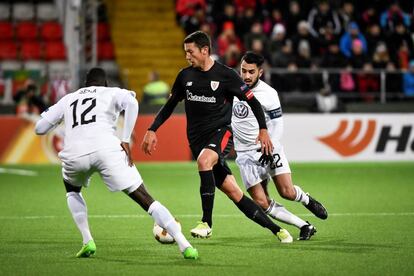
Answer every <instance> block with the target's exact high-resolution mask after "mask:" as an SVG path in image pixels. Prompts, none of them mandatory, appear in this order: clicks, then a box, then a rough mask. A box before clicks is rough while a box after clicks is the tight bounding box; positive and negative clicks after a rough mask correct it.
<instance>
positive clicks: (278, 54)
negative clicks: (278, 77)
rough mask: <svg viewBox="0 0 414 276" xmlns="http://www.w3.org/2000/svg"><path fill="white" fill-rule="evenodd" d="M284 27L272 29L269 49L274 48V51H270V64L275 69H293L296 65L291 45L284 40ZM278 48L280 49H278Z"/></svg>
mask: <svg viewBox="0 0 414 276" xmlns="http://www.w3.org/2000/svg"><path fill="white" fill-rule="evenodd" d="M284 32H285V27H283V25H275V27H274V28H273V33H274V35H273V37H274V39H273V41H272V44H271V47H274V48H272V49H274V51H273V50H272V51H271V64H272V66H274V67H277V68H287V67H289V66H290V67H292V66H293V64H294V67H295V68H296V64H295V61H294V59H295V58H294V55H293V50H292V43H291V42H290V40H286V39H284V36H285V35H284V34H285V33H284ZM279 47H280V48H279Z"/></svg>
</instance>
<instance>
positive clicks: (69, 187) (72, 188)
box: [63, 179, 82, 193]
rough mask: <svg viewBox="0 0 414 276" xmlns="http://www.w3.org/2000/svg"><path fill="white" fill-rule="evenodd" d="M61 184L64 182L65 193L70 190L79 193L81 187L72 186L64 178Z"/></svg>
mask: <svg viewBox="0 0 414 276" xmlns="http://www.w3.org/2000/svg"><path fill="white" fill-rule="evenodd" d="M63 184H65V189H66V193H70V192H75V193H80V191H81V189H82V187H77V186H73V185H72V184H70V183H69V182H68V181H66V180H65V179H63Z"/></svg>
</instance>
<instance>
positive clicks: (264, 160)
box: [257, 149, 275, 167]
mask: <svg viewBox="0 0 414 276" xmlns="http://www.w3.org/2000/svg"><path fill="white" fill-rule="evenodd" d="M257 152H260V149H258V150H257ZM274 161H275V160H274V158H273V154H266V153H263V154H262V155H261V156H260V158H259V162H260V164H261V165H262V166H263V167H264V166H266V165H267V164H272V163H273V162H274Z"/></svg>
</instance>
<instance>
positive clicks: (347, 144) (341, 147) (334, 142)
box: [318, 120, 376, 156]
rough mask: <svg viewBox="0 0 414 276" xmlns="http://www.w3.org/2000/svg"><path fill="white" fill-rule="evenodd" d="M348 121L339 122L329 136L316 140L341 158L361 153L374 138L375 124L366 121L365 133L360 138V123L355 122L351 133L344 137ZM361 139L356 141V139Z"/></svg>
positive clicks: (372, 121) (358, 121)
mask: <svg viewBox="0 0 414 276" xmlns="http://www.w3.org/2000/svg"><path fill="white" fill-rule="evenodd" d="M348 123H349V122H348V121H347V120H341V121H340V123H339V126H338V128H337V129H336V130H335V131H334V132H333V133H331V134H329V135H327V136H325V137H320V138H318V140H319V141H321V142H322V143H324V144H326V145H328V146H329V147H331V148H332V149H333V150H335V151H336V152H337V153H339V154H340V155H342V156H351V155H355V154H357V153H360V152H361V151H363V150H364V149H365V148H366V147H367V146H368V145H369V143H370V142H371V140H372V137H373V136H374V132H375V126H376V123H375V121H374V120H368V125H367V127H366V129H365V133H363V135H362V136H361V135H360V133H361V127H362V121H361V120H355V122H354V124H353V126H352V128H351V131H350V132H348V134H346V135H344V134H345V132H346V130H347V128H348ZM358 136H359V137H362V138H360V139H359V141H357V137H358Z"/></svg>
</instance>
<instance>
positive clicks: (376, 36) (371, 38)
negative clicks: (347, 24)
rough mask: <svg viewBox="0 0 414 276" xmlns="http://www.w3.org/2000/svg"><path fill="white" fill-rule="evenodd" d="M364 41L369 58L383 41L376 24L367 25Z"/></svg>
mask: <svg viewBox="0 0 414 276" xmlns="http://www.w3.org/2000/svg"><path fill="white" fill-rule="evenodd" d="M365 39H366V41H367V48H368V49H367V50H368V55H369V56H372V55H373V54H374V51H375V49H376V48H377V45H378V44H379V43H380V42H383V41H384V40H385V39H384V37H383V36H382V34H381V28H380V26H379V25H378V24H372V25H369V27H368V29H367V33H366V35H365Z"/></svg>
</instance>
